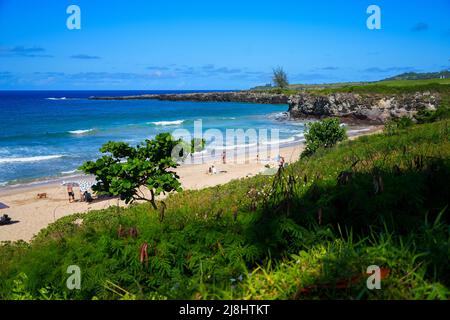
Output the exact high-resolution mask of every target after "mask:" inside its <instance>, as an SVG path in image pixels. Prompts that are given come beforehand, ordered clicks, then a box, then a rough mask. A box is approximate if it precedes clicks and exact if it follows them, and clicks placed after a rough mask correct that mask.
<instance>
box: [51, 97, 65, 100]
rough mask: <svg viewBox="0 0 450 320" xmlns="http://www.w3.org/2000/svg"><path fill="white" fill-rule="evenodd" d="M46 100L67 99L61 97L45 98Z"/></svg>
mask: <svg viewBox="0 0 450 320" xmlns="http://www.w3.org/2000/svg"><path fill="white" fill-rule="evenodd" d="M46 99H47V100H66V99H67V98H66V97H61V98H53V97H51V98H46Z"/></svg>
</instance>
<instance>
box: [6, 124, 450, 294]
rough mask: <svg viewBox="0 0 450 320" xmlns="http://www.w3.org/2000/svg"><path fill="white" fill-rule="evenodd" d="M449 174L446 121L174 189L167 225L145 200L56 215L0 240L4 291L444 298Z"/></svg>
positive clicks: (449, 242) (449, 248)
mask: <svg viewBox="0 0 450 320" xmlns="http://www.w3.org/2000/svg"><path fill="white" fill-rule="evenodd" d="M448 181H450V121H449V120H444V121H440V122H436V123H431V124H422V125H414V126H412V127H409V128H406V129H401V130H398V131H397V132H396V133H395V134H390V135H387V134H378V135H373V136H366V137H361V138H359V139H357V140H353V141H345V142H342V143H340V144H339V145H337V146H336V147H334V148H332V149H330V150H319V151H318V152H316V153H315V154H314V155H313V156H311V157H309V158H307V159H302V160H299V161H298V162H296V163H294V164H292V165H290V166H289V167H287V168H286V169H284V170H281V171H279V172H278V174H277V175H275V176H272V177H267V176H256V177H253V178H249V179H241V180H236V181H232V182H230V183H228V184H225V185H223V186H218V187H212V188H207V189H204V190H199V191H183V192H181V193H178V194H174V195H171V196H170V197H169V198H168V199H166V200H165V202H166V204H167V209H166V211H165V219H164V220H163V221H162V222H161V221H160V220H159V212H157V211H155V210H154V209H152V208H151V207H150V206H149V205H146V204H142V205H133V206H131V207H129V208H127V209H123V208H117V207H111V208H109V209H105V210H101V211H94V212H90V213H88V214H76V215H72V216H67V217H64V218H62V219H59V220H58V221H57V222H55V223H53V224H52V225H50V226H49V227H47V228H46V229H44V230H42V231H41V232H40V233H39V234H38V235H37V237H36V238H35V239H34V240H33V241H32V242H31V243H30V244H28V243H24V242H17V243H6V244H4V245H3V246H1V247H0V279H2V280H1V282H0V297H1V298H3V299H7V298H12V299H21V298H26V299H31V298H33V299H96V298H98V299H166V298H167V299H391V298H393V299H449V298H450V272H449V269H448V261H449V260H450V236H449V231H450V223H449V222H450V218H449V214H448V205H449V203H448V202H449V199H450V186H449V185H448ZM79 218H82V219H83V223H82V225H81V226H78V225H77V224H74V221H75V220H76V219H79ZM130 228H136V229H137V230H138V234H137V235H131V236H128V235H124V232H118V230H119V229H121V230H128V229H130ZM144 243H147V244H148V263H145V261H144V262H143V263H142V262H141V261H140V259H139V252H140V248H141V246H142V245H143V244H144ZM74 264H75V265H78V266H79V267H80V268H81V271H82V284H81V290H73V291H70V290H68V289H67V288H66V286H65V282H66V279H67V277H68V274H67V273H66V269H67V267H68V266H69V265H74ZM372 264H376V265H379V266H380V267H382V268H384V270H388V272H389V275H388V277H387V278H385V279H383V281H382V289H381V290H374V291H371V290H368V289H367V288H366V286H365V281H366V279H367V274H366V273H365V272H366V269H367V267H368V266H369V265H372Z"/></svg>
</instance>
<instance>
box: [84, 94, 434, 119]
mask: <svg viewBox="0 0 450 320" xmlns="http://www.w3.org/2000/svg"><path fill="white" fill-rule="evenodd" d="M90 99H98V100H134V99H136V100H137V99H156V100H169V101H198V102H248V103H263V104H288V105H289V109H288V112H289V116H290V117H291V118H293V119H308V118H316V119H317V118H319V119H320V118H324V117H339V118H341V119H342V121H343V122H355V123H356V122H360V123H370V124H382V123H384V122H386V121H387V120H388V119H390V118H392V117H402V116H408V117H413V116H414V115H415V114H416V113H417V112H418V111H419V110H424V109H426V110H435V109H436V107H437V106H438V104H439V102H440V97H439V95H438V94H437V93H431V92H417V93H405V94H397V95H385V94H356V93H333V94H329V95H318V94H313V93H307V92H305V93H299V94H295V95H291V96H287V95H283V94H276V93H267V92H258V91H238V92H206V93H185V94H149V95H136V96H124V97H91V98H90Z"/></svg>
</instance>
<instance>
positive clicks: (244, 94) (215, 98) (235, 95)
mask: <svg viewBox="0 0 450 320" xmlns="http://www.w3.org/2000/svg"><path fill="white" fill-rule="evenodd" d="M90 99H96V100H140V99H156V100H168V101H198V102H249V103H263V104H287V103H288V100H289V97H288V96H286V95H283V94H276V93H267V92H253V91H236V92H204V93H182V94H181V93H176V94H144V95H137V96H124V97H91V98H90Z"/></svg>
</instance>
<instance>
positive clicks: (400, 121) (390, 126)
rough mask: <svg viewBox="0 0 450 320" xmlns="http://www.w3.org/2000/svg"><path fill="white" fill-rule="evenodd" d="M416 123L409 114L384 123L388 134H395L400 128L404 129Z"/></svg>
mask: <svg viewBox="0 0 450 320" xmlns="http://www.w3.org/2000/svg"><path fill="white" fill-rule="evenodd" d="M413 124H414V122H413V120H412V119H411V118H409V117H407V116H403V117H400V118H391V119H389V120H388V121H387V122H386V123H385V124H384V131H385V132H386V134H387V135H390V136H392V135H395V134H397V133H398V132H399V130H404V129H406V128H408V127H410V126H412V125H413Z"/></svg>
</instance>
